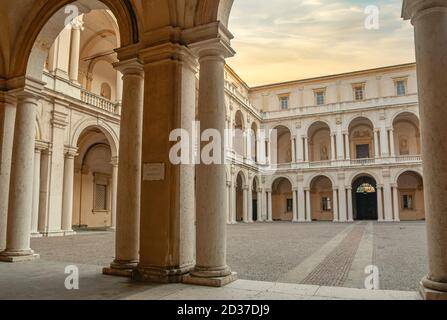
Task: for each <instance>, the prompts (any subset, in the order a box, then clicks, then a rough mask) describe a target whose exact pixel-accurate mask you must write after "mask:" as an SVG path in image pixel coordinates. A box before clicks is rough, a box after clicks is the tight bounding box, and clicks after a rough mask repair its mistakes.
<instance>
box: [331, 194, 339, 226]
mask: <svg viewBox="0 0 447 320" xmlns="http://www.w3.org/2000/svg"><path fill="white" fill-rule="evenodd" d="M332 207H333V208H332V209H333V210H334V222H338V221H339V218H338V190H337V189H336V188H334V189H333V190H332Z"/></svg>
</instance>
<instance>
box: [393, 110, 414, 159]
mask: <svg viewBox="0 0 447 320" xmlns="http://www.w3.org/2000/svg"><path fill="white" fill-rule="evenodd" d="M393 129H394V134H393V139H394V141H392V143H393V144H394V150H395V153H396V156H402V157H405V156H412V155H420V154H421V132H420V126H419V119H418V117H417V116H416V115H414V114H413V113H409V112H405V113H402V114H399V115H398V116H397V117H396V118H395V119H394V122H393Z"/></svg>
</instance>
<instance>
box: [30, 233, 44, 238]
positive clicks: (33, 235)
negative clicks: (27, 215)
mask: <svg viewBox="0 0 447 320" xmlns="http://www.w3.org/2000/svg"><path fill="white" fill-rule="evenodd" d="M42 237H43V235H42V234H41V233H40V232H33V233H31V238H42Z"/></svg>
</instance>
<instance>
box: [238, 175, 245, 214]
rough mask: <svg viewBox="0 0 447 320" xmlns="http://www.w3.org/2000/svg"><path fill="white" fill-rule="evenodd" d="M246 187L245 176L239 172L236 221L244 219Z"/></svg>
mask: <svg viewBox="0 0 447 320" xmlns="http://www.w3.org/2000/svg"><path fill="white" fill-rule="evenodd" d="M244 188H245V178H244V175H243V174H242V172H239V173H238V175H237V178H236V222H242V221H244V205H245V199H244Z"/></svg>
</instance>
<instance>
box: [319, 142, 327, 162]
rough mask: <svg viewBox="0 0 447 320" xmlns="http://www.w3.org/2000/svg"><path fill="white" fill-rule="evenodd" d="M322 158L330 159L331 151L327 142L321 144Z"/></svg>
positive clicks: (323, 159) (324, 159)
mask: <svg viewBox="0 0 447 320" xmlns="http://www.w3.org/2000/svg"><path fill="white" fill-rule="evenodd" d="M320 158H321V160H322V161H326V160H329V151H328V147H327V146H326V145H325V144H323V145H322V146H321V152H320Z"/></svg>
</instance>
